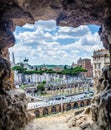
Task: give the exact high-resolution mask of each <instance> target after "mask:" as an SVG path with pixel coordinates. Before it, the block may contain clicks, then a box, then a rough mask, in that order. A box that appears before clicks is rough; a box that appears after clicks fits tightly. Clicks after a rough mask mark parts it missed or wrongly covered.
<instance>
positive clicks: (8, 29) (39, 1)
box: [0, 0, 111, 130]
mask: <svg viewBox="0 0 111 130" xmlns="http://www.w3.org/2000/svg"><path fill="white" fill-rule="evenodd" d="M39 19H42V20H48V19H55V20H56V21H57V24H58V25H61V26H72V27H77V26H79V25H83V24H97V25H100V26H101V28H100V30H99V34H100V37H101V40H102V41H103V45H104V46H105V48H107V49H109V48H110V46H109V43H111V22H110V21H111V1H110V0H0V104H4V105H0V114H1V116H0V120H1V121H0V129H1V130H5V129H6V130H15V128H16V130H19V129H20V127H22V126H23V124H25V123H26V122H27V116H26V114H24V113H25V110H26V103H25V102H24V100H23V98H20V97H19V96H18V97H16V96H11V93H10V92H11V90H10V89H12V88H13V85H12V82H13V78H11V70H10V62H9V58H8V48H9V47H11V46H13V45H14V44H15V38H14V36H13V33H12V32H13V31H14V29H15V27H16V26H17V25H19V26H22V25H24V24H25V23H26V22H28V23H33V22H34V21H37V20H39ZM106 70H107V71H104V73H103V76H102V78H101V79H100V80H99V82H98V83H99V84H98V86H97V94H96V95H95V98H94V100H93V101H92V107H91V108H88V109H87V110H86V111H85V113H89V115H90V116H86V117H89V118H90V123H89V126H88V127H90V126H92V124H93V122H95V123H96V124H97V125H95V128H94V130H95V129H97V127H98V129H99V127H100V129H101V130H102V129H104V130H106V129H105V127H106V128H107V130H110V129H111V128H110V124H111V122H110V111H111V104H110V96H109V95H110V93H111V91H110V85H111V81H110V73H111V72H110V67H108V68H107V69H106ZM106 77H108V78H106ZM10 79H11V80H12V82H11V81H10ZM8 80H9V81H10V82H8ZM15 95H17V94H15ZM15 97H16V98H15ZM21 104H22V106H21ZM17 113H19V114H17ZM18 116H19V117H18ZM76 118H78V119H80V118H79V117H76ZM89 118H88V119H89ZM22 119H23V120H22ZM81 119H82V120H84V122H85V121H86V122H88V121H87V120H86V118H85V117H84V116H82V117H81ZM16 122H17V123H18V122H20V124H19V123H18V124H16ZM75 122H76V121H75V119H74V120H73V125H75ZM79 122H80V120H79ZM84 122H83V123H84ZM91 123H92V124H91ZM15 124H16V125H15ZM76 124H77V123H76ZM80 124H81V123H78V125H80ZM78 125H77V126H78ZM87 125H88V124H87ZM75 126H76V125H75ZM85 127H86V126H85V125H84V128H83V129H85ZM86 128H87V127H86Z"/></svg>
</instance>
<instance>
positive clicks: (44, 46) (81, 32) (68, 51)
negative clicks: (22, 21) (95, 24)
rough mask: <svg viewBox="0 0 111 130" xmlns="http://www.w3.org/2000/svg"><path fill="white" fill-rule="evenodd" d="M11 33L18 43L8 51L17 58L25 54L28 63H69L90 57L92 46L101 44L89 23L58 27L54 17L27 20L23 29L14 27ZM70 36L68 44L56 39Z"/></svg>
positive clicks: (18, 59)
mask: <svg viewBox="0 0 111 130" xmlns="http://www.w3.org/2000/svg"><path fill="white" fill-rule="evenodd" d="M24 29H25V31H24ZM26 29H32V30H31V31H30V30H26ZM14 34H15V37H16V40H17V43H16V45H15V46H14V47H12V48H10V53H11V52H12V51H13V52H14V53H15V57H16V62H20V61H22V60H23V59H24V58H25V57H27V58H29V59H30V60H29V63H30V64H43V63H45V64H71V63H72V62H73V61H74V62H75V61H77V60H78V59H79V57H83V58H86V57H87V58H91V55H92V53H93V51H94V50H97V49H100V48H102V43H101V42H100V39H99V36H98V34H97V33H96V32H95V33H94V34H92V33H91V31H90V29H89V28H88V26H80V27H78V28H72V27H57V26H56V24H55V21H53V20H50V21H46V22H44V21H38V22H35V24H34V25H30V24H26V25H24V26H23V28H22V31H21V30H19V32H17V31H15V33H14ZM69 38H71V39H75V41H73V42H71V43H70V42H69V43H70V44H61V42H60V41H59V39H64V42H65V40H66V39H69ZM76 38H77V39H76Z"/></svg>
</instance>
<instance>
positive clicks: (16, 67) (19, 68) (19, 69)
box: [12, 66, 25, 73]
mask: <svg viewBox="0 0 111 130" xmlns="http://www.w3.org/2000/svg"><path fill="white" fill-rule="evenodd" d="M12 70H16V71H17V72H18V73H23V72H24V71H25V69H24V68H23V67H22V66H14V67H12Z"/></svg>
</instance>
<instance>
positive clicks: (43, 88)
mask: <svg viewBox="0 0 111 130" xmlns="http://www.w3.org/2000/svg"><path fill="white" fill-rule="evenodd" d="M37 90H38V91H40V92H43V91H44V90H45V84H42V83H41V84H39V85H38V86H37Z"/></svg>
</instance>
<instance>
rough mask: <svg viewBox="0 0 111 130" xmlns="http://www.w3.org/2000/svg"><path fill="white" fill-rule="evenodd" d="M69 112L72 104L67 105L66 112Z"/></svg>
mask: <svg viewBox="0 0 111 130" xmlns="http://www.w3.org/2000/svg"><path fill="white" fill-rule="evenodd" d="M68 110H71V104H70V103H68V104H67V105H66V111H68Z"/></svg>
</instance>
